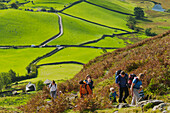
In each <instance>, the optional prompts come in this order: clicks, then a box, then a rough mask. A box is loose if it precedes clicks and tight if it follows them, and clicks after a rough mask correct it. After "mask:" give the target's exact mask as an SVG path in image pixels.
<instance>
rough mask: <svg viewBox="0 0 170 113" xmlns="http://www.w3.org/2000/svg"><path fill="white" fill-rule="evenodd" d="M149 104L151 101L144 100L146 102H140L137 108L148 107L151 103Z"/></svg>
mask: <svg viewBox="0 0 170 113" xmlns="http://www.w3.org/2000/svg"><path fill="white" fill-rule="evenodd" d="M149 102H150V100H144V101H141V102H138V103H137V106H138V107H141V106H144V105H146V104H147V103H149Z"/></svg>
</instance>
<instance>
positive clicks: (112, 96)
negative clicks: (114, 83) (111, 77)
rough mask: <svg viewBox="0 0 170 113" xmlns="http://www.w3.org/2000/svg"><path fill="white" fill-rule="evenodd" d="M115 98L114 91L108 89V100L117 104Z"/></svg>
mask: <svg viewBox="0 0 170 113" xmlns="http://www.w3.org/2000/svg"><path fill="white" fill-rule="evenodd" d="M116 96H118V95H117V94H116V91H115V89H114V88H113V87H111V88H110V94H109V98H110V102H111V103H114V102H117V101H116Z"/></svg>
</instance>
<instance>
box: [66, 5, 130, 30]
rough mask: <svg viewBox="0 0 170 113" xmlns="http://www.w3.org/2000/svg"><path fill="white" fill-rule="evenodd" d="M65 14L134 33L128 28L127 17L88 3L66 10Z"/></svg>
mask: <svg viewBox="0 0 170 113" xmlns="http://www.w3.org/2000/svg"><path fill="white" fill-rule="evenodd" d="M64 12H65V13H68V14H71V15H74V16H77V17H81V18H83V19H87V20H90V21H93V22H97V23H100V24H103V25H107V26H110V27H116V28H120V29H123V30H127V31H132V30H130V29H129V28H128V27H127V26H126V17H127V15H124V14H120V13H116V12H113V11H109V10H106V9H103V8H100V7H97V6H93V5H91V4H88V3H80V4H77V5H75V6H73V7H71V8H68V9H66V10H64ZM92 15H93V16H92Z"/></svg>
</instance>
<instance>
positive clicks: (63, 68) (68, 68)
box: [22, 64, 83, 82]
mask: <svg viewBox="0 0 170 113" xmlns="http://www.w3.org/2000/svg"><path fill="white" fill-rule="evenodd" d="M82 67H83V66H82V65H78V64H61V65H49V66H42V67H40V68H39V69H38V72H39V74H38V77H37V78H33V79H28V80H24V81H22V82H30V81H31V82H37V81H38V80H42V81H45V80H46V79H49V80H55V81H56V82H60V80H61V81H63V80H68V79H71V78H73V77H74V75H75V74H77V73H78V72H79V71H80V70H81V69H82Z"/></svg>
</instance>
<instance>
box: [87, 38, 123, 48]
mask: <svg viewBox="0 0 170 113" xmlns="http://www.w3.org/2000/svg"><path fill="white" fill-rule="evenodd" d="M86 46H97V47H117V48H122V47H125V46H126V44H125V43H124V40H123V39H119V38H117V37H105V38H104V39H102V40H100V41H99V42H97V43H92V44H86Z"/></svg>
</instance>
